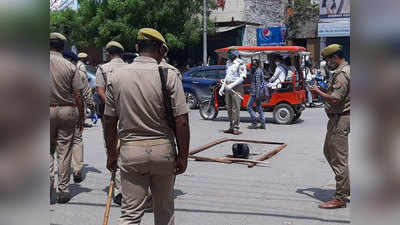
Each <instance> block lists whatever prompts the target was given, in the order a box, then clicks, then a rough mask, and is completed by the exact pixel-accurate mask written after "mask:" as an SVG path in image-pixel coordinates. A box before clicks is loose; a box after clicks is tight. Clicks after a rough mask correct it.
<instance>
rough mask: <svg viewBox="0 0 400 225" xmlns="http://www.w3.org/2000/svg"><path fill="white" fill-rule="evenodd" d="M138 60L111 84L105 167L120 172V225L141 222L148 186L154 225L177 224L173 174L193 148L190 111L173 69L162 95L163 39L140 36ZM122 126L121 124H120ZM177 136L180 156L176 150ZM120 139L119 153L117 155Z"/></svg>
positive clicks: (144, 32)
mask: <svg viewBox="0 0 400 225" xmlns="http://www.w3.org/2000/svg"><path fill="white" fill-rule="evenodd" d="M137 39H138V44H137V45H136V48H137V50H138V52H139V56H138V57H137V58H135V60H134V61H133V63H132V64H128V65H125V66H123V67H121V68H119V69H116V70H115V71H114V73H115V74H113V76H111V77H110V79H109V81H108V83H107V100H106V108H105V112H104V119H105V133H106V135H105V137H106V145H107V154H108V158H107V168H108V169H109V170H110V171H115V170H116V168H117V161H118V166H119V168H120V169H121V192H122V196H123V199H122V207H121V220H120V225H131V224H140V221H141V218H142V216H143V210H144V205H145V201H146V196H147V192H148V188H149V187H150V189H151V191H152V195H153V209H154V224H155V225H167V224H168V225H173V224H175V222H174V199H173V189H174V183H175V176H176V175H178V174H182V173H184V172H185V170H186V167H187V157H188V150H189V139H190V138H189V137H190V132H189V122H188V107H187V105H186V99H185V94H184V91H183V86H182V82H181V80H180V79H179V77H178V74H177V72H176V71H175V70H173V69H170V68H164V69H165V76H164V77H165V79H166V82H165V83H166V89H167V93H164V92H163V91H162V84H161V78H160V73H159V63H160V62H161V60H162V58H163V57H164V55H165V51H166V50H165V48H164V47H163V44H166V42H165V39H164V37H163V36H162V35H161V34H160V33H159V32H158V31H156V30H154V29H151V28H143V29H140V30H139V32H138V37H137ZM167 95H169V96H170V98H171V106H172V107H171V108H172V114H173V117H174V120H175V121H174V122H175V124H176V129H175V130H172V129H171V127H170V126H169V122H168V119H167V118H168V117H167V109H166V107H165V106H164V103H165V102H164V97H163V96H167ZM117 124H118V126H117ZM173 133H175V135H176V139H177V146H178V152H175V149H174V148H173V147H172V142H171V139H172V136H173ZM117 136H118V137H119V138H120V143H121V144H120V146H121V147H120V154H119V159H118V154H117V149H116V145H117Z"/></svg>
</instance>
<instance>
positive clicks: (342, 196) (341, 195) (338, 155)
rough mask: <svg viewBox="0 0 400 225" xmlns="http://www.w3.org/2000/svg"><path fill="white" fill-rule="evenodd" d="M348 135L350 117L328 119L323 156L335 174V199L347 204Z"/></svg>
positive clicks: (342, 116)
mask: <svg viewBox="0 0 400 225" xmlns="http://www.w3.org/2000/svg"><path fill="white" fill-rule="evenodd" d="M349 133H350V115H334V116H331V117H330V118H329V122H328V129H327V133H326V138H325V143H324V155H325V157H326V159H327V161H328V163H329V165H330V166H331V168H332V170H333V172H334V173H335V180H336V195H335V198H336V199H337V200H339V201H342V202H348V201H349V197H350V178H349V160H348V159H349V143H348V135H349Z"/></svg>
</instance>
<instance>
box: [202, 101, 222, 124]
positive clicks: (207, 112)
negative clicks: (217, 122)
mask: <svg viewBox="0 0 400 225" xmlns="http://www.w3.org/2000/svg"><path fill="white" fill-rule="evenodd" d="M199 111H200V116H201V117H202V118H203V119H205V120H213V119H215V118H216V117H217V115H218V110H217V109H216V108H215V106H214V104H210V101H204V102H202V103H200V110H199Z"/></svg>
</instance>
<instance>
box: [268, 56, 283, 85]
mask: <svg viewBox="0 0 400 225" xmlns="http://www.w3.org/2000/svg"><path fill="white" fill-rule="evenodd" d="M286 74H287V70H286V69H285V68H284V67H283V66H282V65H281V64H280V62H276V69H275V73H274V75H272V77H271V78H270V79H269V82H268V84H267V86H268V87H269V88H272V89H276V88H281V87H282V84H281V82H284V81H285V79H286Z"/></svg>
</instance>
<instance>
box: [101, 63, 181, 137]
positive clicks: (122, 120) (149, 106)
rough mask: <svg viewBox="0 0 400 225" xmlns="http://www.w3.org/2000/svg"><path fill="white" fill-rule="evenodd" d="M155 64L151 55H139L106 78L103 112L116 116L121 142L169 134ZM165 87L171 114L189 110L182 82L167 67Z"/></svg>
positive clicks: (175, 73)
mask: <svg viewBox="0 0 400 225" xmlns="http://www.w3.org/2000/svg"><path fill="white" fill-rule="evenodd" d="M158 66H159V65H158V64H157V61H156V60H154V59H153V58H150V57H145V56H139V57H137V58H135V60H134V61H133V63H132V64H127V65H124V66H122V67H120V68H118V69H116V70H115V71H114V72H113V73H115V74H113V75H112V76H110V78H109V81H108V83H107V88H106V90H107V91H106V96H107V97H106V106H105V112H104V114H105V115H107V116H114V117H119V125H118V135H119V138H120V139H121V140H122V141H132V140H146V139H157V138H168V137H170V135H171V129H170V128H169V126H168V122H167V116H166V108H165V106H164V99H163V92H162V88H161V80H160V75H159V72H158ZM166 86H167V89H168V91H169V93H170V95H171V104H172V109H173V115H174V116H175V117H176V116H179V115H183V114H186V113H188V108H187V106H186V98H185V93H184V91H183V86H182V82H181V80H180V79H179V77H178V74H177V72H176V71H175V70H173V69H168V74H167V85H166Z"/></svg>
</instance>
